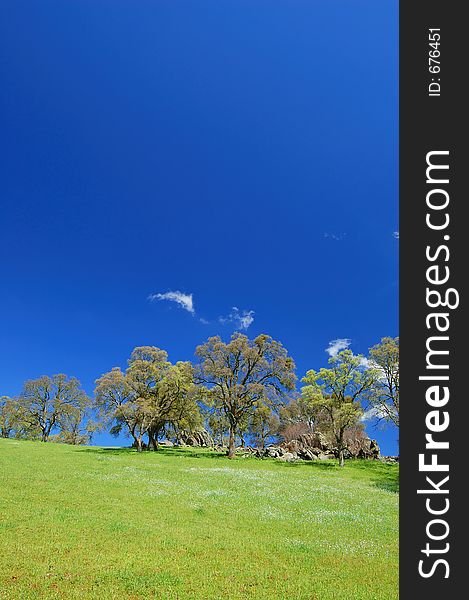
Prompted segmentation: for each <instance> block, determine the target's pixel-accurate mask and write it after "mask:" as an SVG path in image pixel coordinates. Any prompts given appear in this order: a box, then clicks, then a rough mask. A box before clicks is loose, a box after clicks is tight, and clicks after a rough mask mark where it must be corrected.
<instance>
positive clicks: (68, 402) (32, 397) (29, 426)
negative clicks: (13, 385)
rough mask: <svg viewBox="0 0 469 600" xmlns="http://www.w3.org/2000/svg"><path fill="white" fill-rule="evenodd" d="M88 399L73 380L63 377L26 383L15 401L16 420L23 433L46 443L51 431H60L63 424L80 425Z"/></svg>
mask: <svg viewBox="0 0 469 600" xmlns="http://www.w3.org/2000/svg"><path fill="white" fill-rule="evenodd" d="M89 405H90V399H89V398H88V396H87V395H86V393H85V392H84V391H83V390H82V389H81V385H80V382H79V381H78V379H76V378H75V377H68V376H67V375H64V374H63V373H60V374H58V375H53V376H52V377H49V376H47V375H44V376H42V377H39V378H38V379H31V380H29V381H26V383H25V384H24V387H23V391H22V393H21V395H20V397H19V399H18V417H19V419H20V420H21V423H22V427H23V429H26V430H29V431H31V432H32V433H33V435H34V434H35V433H36V432H38V433H39V434H40V438H41V441H43V442H46V441H48V439H49V437H50V435H51V433H52V432H53V431H54V429H57V428H58V429H64V423H66V422H67V421H70V420H73V421H78V422H80V421H81V420H82V418H83V416H84V412H85V410H86V408H87V407H88V406H89Z"/></svg>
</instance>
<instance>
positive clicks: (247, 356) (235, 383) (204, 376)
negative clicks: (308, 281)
mask: <svg viewBox="0 0 469 600" xmlns="http://www.w3.org/2000/svg"><path fill="white" fill-rule="evenodd" d="M196 356H197V358H198V359H199V363H198V365H197V366H196V379H197V381H198V383H199V384H201V385H203V386H204V388H205V400H206V402H208V403H209V405H210V406H211V407H212V408H213V410H215V411H217V412H219V413H222V414H224V415H225V417H226V419H227V421H228V426H229V435H230V438H229V448H228V456H229V457H230V458H233V457H234V455H235V435H236V433H237V431H238V428H239V426H240V424H241V423H242V422H243V420H245V419H247V418H248V417H249V415H250V414H252V412H253V411H254V410H255V408H256V407H261V406H263V405H265V406H275V405H276V404H278V403H279V402H280V401H281V399H282V398H283V397H284V396H285V393H286V392H287V391H288V390H292V389H293V388H294V385H295V380H296V376H295V373H294V371H295V363H294V361H293V359H292V358H291V357H290V356H289V355H288V352H287V350H286V349H285V348H284V347H283V346H282V344H281V343H280V342H278V341H276V340H274V339H272V338H271V337H270V336H268V335H265V334H262V335H259V336H258V337H256V338H255V339H254V340H250V339H249V338H248V337H247V336H246V335H244V334H241V333H235V334H233V335H232V336H231V340H230V341H229V342H227V343H226V342H223V341H222V339H221V338H220V337H219V336H215V337H211V338H209V339H208V340H207V342H206V343H205V344H202V345H200V346H198V347H197V349H196Z"/></svg>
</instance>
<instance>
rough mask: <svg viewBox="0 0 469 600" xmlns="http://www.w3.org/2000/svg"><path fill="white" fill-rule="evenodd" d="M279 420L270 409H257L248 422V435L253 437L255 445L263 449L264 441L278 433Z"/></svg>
mask: <svg viewBox="0 0 469 600" xmlns="http://www.w3.org/2000/svg"><path fill="white" fill-rule="evenodd" d="M279 425H280V420H279V418H278V416H277V415H276V414H275V413H274V412H273V411H272V409H271V408H270V407H269V406H267V405H265V404H261V406H259V407H257V408H256V410H255V411H254V412H253V413H252V415H251V419H250V421H249V433H250V434H251V435H252V436H253V437H254V440H255V443H256V445H258V446H259V447H260V448H265V442H266V440H267V439H268V438H269V437H271V436H273V435H275V434H276V433H277V432H278V429H279Z"/></svg>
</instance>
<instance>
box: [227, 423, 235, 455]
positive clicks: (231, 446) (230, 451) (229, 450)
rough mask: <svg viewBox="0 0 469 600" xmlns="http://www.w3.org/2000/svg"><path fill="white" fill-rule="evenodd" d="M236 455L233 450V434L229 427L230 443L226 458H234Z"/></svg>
mask: <svg viewBox="0 0 469 600" xmlns="http://www.w3.org/2000/svg"><path fill="white" fill-rule="evenodd" d="M235 453H236V448H235V432H234V429H233V428H232V427H230V443H229V446H228V458H234V457H235Z"/></svg>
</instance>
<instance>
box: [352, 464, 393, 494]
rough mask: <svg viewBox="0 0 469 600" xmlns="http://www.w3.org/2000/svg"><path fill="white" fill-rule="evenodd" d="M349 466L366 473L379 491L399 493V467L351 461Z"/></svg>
mask: <svg viewBox="0 0 469 600" xmlns="http://www.w3.org/2000/svg"><path fill="white" fill-rule="evenodd" d="M351 464H353V466H354V467H355V468H356V469H359V470H362V471H366V472H368V473H369V475H370V477H371V481H372V483H373V485H374V486H375V487H377V488H379V489H380V490H385V491H387V492H394V493H396V494H397V493H399V465H398V464H389V463H384V462H380V461H376V460H356V461H355V460H353V461H351Z"/></svg>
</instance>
